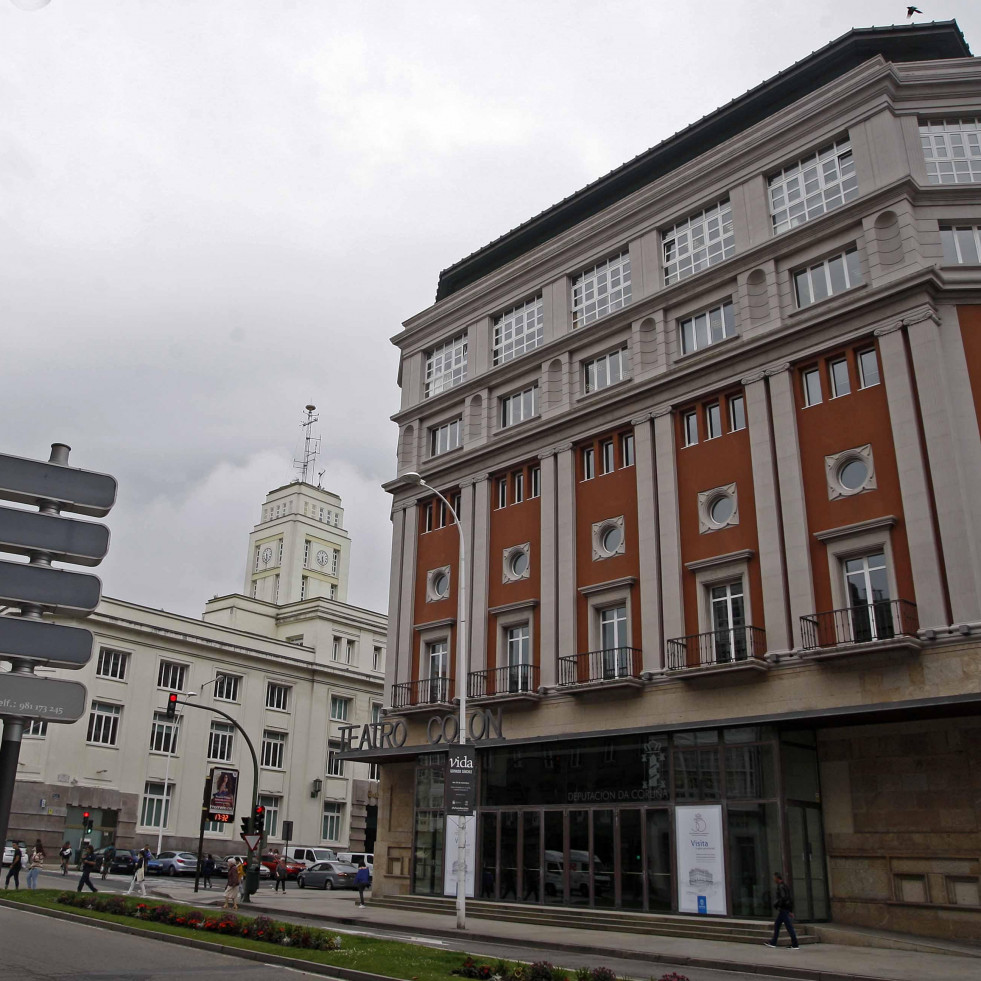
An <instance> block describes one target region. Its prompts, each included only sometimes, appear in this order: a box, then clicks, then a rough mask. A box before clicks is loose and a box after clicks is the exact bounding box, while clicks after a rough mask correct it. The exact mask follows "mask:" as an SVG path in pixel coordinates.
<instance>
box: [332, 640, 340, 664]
mask: <svg viewBox="0 0 981 981" xmlns="http://www.w3.org/2000/svg"><path fill="white" fill-rule="evenodd" d="M330 659H331V660H332V661H340V659H341V638H340V637H335V638H334V642H333V644H331V649H330Z"/></svg>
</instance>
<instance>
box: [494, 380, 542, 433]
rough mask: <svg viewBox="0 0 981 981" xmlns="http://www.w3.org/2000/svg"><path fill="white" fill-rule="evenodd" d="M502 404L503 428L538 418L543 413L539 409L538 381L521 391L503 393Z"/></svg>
mask: <svg viewBox="0 0 981 981" xmlns="http://www.w3.org/2000/svg"><path fill="white" fill-rule="evenodd" d="M500 406H501V413H500V424H501V429H510V428H511V427H512V426H520V425H521V423H523V422H530V421H531V420H532V419H537V418H538V416H539V415H540V414H541V413H540V410H539V399H538V382H537V381H536V382H533V383H532V384H531V385H529V386H528V387H527V388H523V389H522V390H521V391H520V392H513V393H512V394H511V395H502V396H501V398H500Z"/></svg>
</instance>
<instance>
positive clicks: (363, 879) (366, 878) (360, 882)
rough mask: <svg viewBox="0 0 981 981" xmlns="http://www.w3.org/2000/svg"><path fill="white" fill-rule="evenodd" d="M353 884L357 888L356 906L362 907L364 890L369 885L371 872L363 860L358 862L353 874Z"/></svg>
mask: <svg viewBox="0 0 981 981" xmlns="http://www.w3.org/2000/svg"><path fill="white" fill-rule="evenodd" d="M354 885H355V886H356V887H357V890H358V906H359V907H360V908H361V909H364V891H365V889H367V888H368V886H370V885H371V873H370V872H369V871H368V866H367V865H365V864H364V862H358V871H357V872H356V873H355V875H354Z"/></svg>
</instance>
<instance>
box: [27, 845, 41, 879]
mask: <svg viewBox="0 0 981 981" xmlns="http://www.w3.org/2000/svg"><path fill="white" fill-rule="evenodd" d="M42 868H44V845H42V844H41V839H40V838H38V840H37V841H36V842H34V849H33V851H32V852H31V864H30V865H29V866H28V868H27V888H28V889H37V877H38V876H39V875H40V874H41V869H42Z"/></svg>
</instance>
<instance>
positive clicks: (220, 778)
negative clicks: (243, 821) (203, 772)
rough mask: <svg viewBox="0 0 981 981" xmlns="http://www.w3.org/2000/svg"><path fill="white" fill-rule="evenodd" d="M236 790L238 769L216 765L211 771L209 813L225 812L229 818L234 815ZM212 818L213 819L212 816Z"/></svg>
mask: <svg viewBox="0 0 981 981" xmlns="http://www.w3.org/2000/svg"><path fill="white" fill-rule="evenodd" d="M237 791H238V770H227V769H225V768H224V767H218V766H216V767H215V768H214V769H213V770H212V771H211V802H210V804H209V805H208V810H209V812H210V813H211V814H227V815H228V818H229V820H232V819H233V818H234V817H235V795H236V793H237ZM212 820H215V819H214V818H212Z"/></svg>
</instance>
